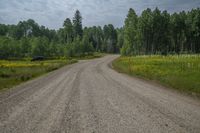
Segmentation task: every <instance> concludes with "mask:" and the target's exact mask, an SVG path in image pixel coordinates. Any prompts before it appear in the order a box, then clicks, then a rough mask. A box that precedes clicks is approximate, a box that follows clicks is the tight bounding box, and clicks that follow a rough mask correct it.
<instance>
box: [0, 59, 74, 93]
mask: <svg viewBox="0 0 200 133" xmlns="http://www.w3.org/2000/svg"><path fill="white" fill-rule="evenodd" d="M75 62H77V60H75V59H72V60H66V59H65V60H48V61H42V62H41V61H37V62H31V61H6V60H0V90H2V89H6V88H11V87H13V86H15V85H17V84H20V83H22V82H25V81H27V80H30V79H33V78H35V77H38V76H40V75H42V74H45V73H47V72H50V71H53V70H56V69H58V68H60V67H62V66H64V65H67V64H72V63H75Z"/></svg>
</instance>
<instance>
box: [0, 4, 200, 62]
mask: <svg viewBox="0 0 200 133" xmlns="http://www.w3.org/2000/svg"><path fill="white" fill-rule="evenodd" d="M94 52H102V53H121V54H122V55H152V54H162V55H168V54H195V53H199V52H200V8H197V9H192V10H191V11H187V12H186V11H182V12H179V13H173V14H170V13H168V12H167V11H161V10H159V9H158V8H155V9H154V10H151V9H149V8H147V9H146V10H144V11H143V12H142V13H141V15H137V14H136V12H135V11H134V9H132V8H130V9H129V12H128V15H127V17H126V19H125V21H124V26H123V27H121V28H115V27H114V26H113V25H112V24H108V25H105V26H103V27H100V26H93V27H83V25H82V15H81V13H80V11H79V10H77V11H76V12H75V14H74V17H73V18H72V19H70V18H66V19H65V20H64V22H63V27H62V28H60V29H58V30H54V29H49V28H47V27H45V26H40V25H39V24H38V23H37V22H35V21H34V20H32V19H29V20H27V21H20V22H19V23H18V24H17V25H6V24H0V59H14V58H19V59H20V58H26V57H34V56H44V57H47V58H55V57H65V56H67V57H75V56H85V55H91V54H93V53H94Z"/></svg>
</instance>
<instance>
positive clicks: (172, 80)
mask: <svg viewBox="0 0 200 133" xmlns="http://www.w3.org/2000/svg"><path fill="white" fill-rule="evenodd" d="M113 67H114V69H116V70H117V71H119V72H123V73H127V74H129V75H132V76H138V77H142V78H146V79H150V80H155V81H159V82H160V83H161V84H163V85H166V86H169V87H172V88H175V89H177V90H179V91H181V92H186V93H189V94H193V95H196V96H200V56H199V55H179V56H178V55H177V56H175V55H174V56H135V57H120V58H118V59H116V60H115V61H114V62H113Z"/></svg>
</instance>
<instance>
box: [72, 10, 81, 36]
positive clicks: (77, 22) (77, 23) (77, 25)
mask: <svg viewBox="0 0 200 133" xmlns="http://www.w3.org/2000/svg"><path fill="white" fill-rule="evenodd" d="M73 27H74V37H77V36H80V37H82V35H83V29H82V16H81V13H80V11H79V10H76V12H75V15H74V18H73Z"/></svg>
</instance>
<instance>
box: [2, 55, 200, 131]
mask: <svg viewBox="0 0 200 133" xmlns="http://www.w3.org/2000/svg"><path fill="white" fill-rule="evenodd" d="M117 57H118V56H117V55H109V56H105V57H103V58H99V59H94V60H88V61H81V62H79V63H77V64H73V65H69V66H66V67H63V68H61V69H59V70H56V71H54V72H51V73H49V74H47V75H45V76H42V77H40V78H37V79H34V80H32V81H28V82H26V83H25V84H22V85H20V86H17V87H15V88H12V89H10V90H8V91H5V92H1V93H0V133H145V132H146V133H165V132H166V133H169V132H170V133H188V132H191V133H193V132H194V133H200V102H199V100H197V99H196V100H195V99H192V98H190V97H187V96H184V95H182V94H179V93H177V92H174V91H172V90H170V89H166V88H164V87H162V86H159V85H156V84H153V83H150V82H147V81H143V80H141V79H137V78H131V77H129V76H126V75H124V74H120V73H118V72H116V71H114V70H112V69H111V68H110V67H109V64H110V62H112V60H114V59H115V58H117Z"/></svg>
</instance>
